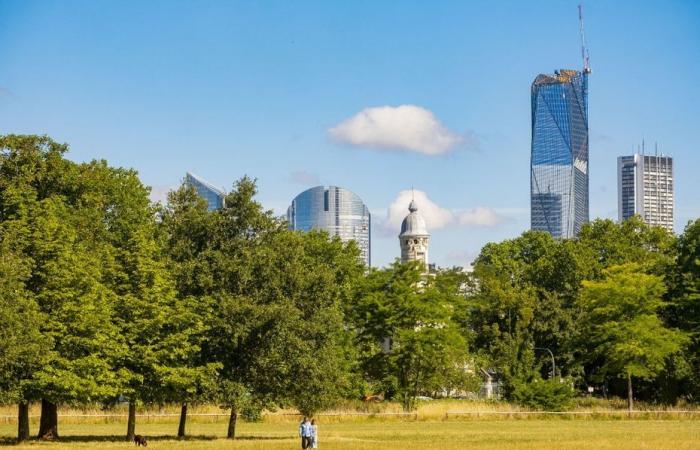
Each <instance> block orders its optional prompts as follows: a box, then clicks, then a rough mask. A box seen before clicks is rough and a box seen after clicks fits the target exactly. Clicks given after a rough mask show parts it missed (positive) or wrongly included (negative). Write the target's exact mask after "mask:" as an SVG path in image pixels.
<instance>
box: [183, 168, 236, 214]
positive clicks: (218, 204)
mask: <svg viewBox="0 0 700 450" xmlns="http://www.w3.org/2000/svg"><path fill="white" fill-rule="evenodd" d="M185 184H187V185H188V186H192V187H194V188H195V189H196V190H197V194H199V196H200V197H202V198H203V199H204V200H206V201H207V208H208V209H209V211H213V210H215V209H219V208H223V207H224V202H225V198H226V192H224V191H223V190H221V189H219V188H216V187H214V186H212V185H211V184H209V183H207V182H206V181H204V180H203V179H201V178H199V177H198V176H196V175H194V174H192V173H190V172H187V174H186V175H185Z"/></svg>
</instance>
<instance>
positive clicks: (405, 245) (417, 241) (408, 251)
mask: <svg viewBox="0 0 700 450" xmlns="http://www.w3.org/2000/svg"><path fill="white" fill-rule="evenodd" d="M408 211H409V213H408V215H407V216H406V217H405V218H404V219H403V222H401V233H400V234H399V243H400V244H401V262H403V263H405V262H408V261H420V262H421V263H422V264H423V267H424V268H425V270H426V271H428V270H429V268H430V266H429V265H428V249H429V247H430V234H429V233H428V229H427V228H426V226H425V220H424V219H423V217H422V216H421V215H420V214H419V213H418V207H417V206H416V202H415V201H413V200H411V203H410V204H409V205H408Z"/></svg>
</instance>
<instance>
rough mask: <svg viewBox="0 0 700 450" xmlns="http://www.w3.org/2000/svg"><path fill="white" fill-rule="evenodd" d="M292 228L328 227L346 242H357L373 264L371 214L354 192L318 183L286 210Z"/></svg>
mask: <svg viewBox="0 0 700 450" xmlns="http://www.w3.org/2000/svg"><path fill="white" fill-rule="evenodd" d="M287 220H288V222H289V228H291V229H292V230H304V231H309V230H314V229H316V230H325V231H327V232H328V234H329V235H330V236H331V237H333V236H338V237H339V238H340V239H341V240H342V241H343V242H348V241H351V240H353V241H355V242H356V243H357V246H358V247H359V248H360V253H361V257H362V260H363V261H364V262H365V264H366V265H367V267H369V266H370V264H371V252H370V246H371V233H370V225H371V217H370V214H369V209H367V206H365V204H364V203H363V202H362V199H361V198H360V197H358V196H357V195H356V194H355V193H353V192H351V191H349V190H347V189H344V188H341V187H337V186H316V187H313V188H311V189H307V190H306V191H304V192H302V193H301V194H299V195H297V196H296V197H295V198H294V200H292V204H291V205H290V206H289V208H288V209H287Z"/></svg>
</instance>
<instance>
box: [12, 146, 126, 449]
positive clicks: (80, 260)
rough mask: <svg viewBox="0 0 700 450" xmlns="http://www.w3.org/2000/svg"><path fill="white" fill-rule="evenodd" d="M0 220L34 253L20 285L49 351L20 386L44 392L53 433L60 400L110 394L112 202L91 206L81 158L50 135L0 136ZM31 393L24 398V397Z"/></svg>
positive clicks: (113, 350) (45, 420)
mask: <svg viewBox="0 0 700 450" xmlns="http://www.w3.org/2000/svg"><path fill="white" fill-rule="evenodd" d="M0 149H2V151H1V152H0V195H1V196H2V199H1V200H0V209H1V211H0V220H1V221H2V229H3V234H4V235H8V236H13V238H12V239H11V240H10V241H8V242H9V243H10V244H11V248H10V250H11V251H12V252H13V253H14V254H16V255H18V257H20V258H22V259H26V260H28V261H31V265H30V267H31V272H30V273H29V274H28V277H27V279H26V281H25V282H24V286H25V289H26V292H27V293H28V297H30V298H32V299H34V301H35V302H36V304H37V306H38V308H39V311H40V313H41V314H42V317H44V318H45V320H44V321H42V323H41V328H40V331H41V333H42V336H44V337H45V338H46V339H47V340H48V341H50V342H51V343H52V344H53V347H52V349H51V351H50V352H48V355H49V357H50V359H49V360H48V361H47V362H46V364H44V365H43V367H42V368H41V369H40V370H39V371H37V372H36V373H35V374H34V376H33V378H32V381H31V383H29V384H27V388H26V390H25V392H26V393H28V395H30V393H31V395H32V396H33V398H32V399H39V398H41V399H42V419H41V420H40V426H39V436H53V437H57V436H58V428H57V412H56V408H57V404H58V403H83V402H90V401H96V400H100V399H104V398H106V397H113V396H115V395H116V393H117V392H118V389H119V380H118V379H117V378H118V377H116V376H115V374H114V372H113V371H112V370H111V369H112V367H111V364H110V362H111V361H113V360H114V357H115V356H116V354H117V353H118V349H119V347H120V339H119V335H118V330H117V328H116V327H115V326H114V324H113V323H112V320H111V319H112V309H111V308H112V305H113V303H114V302H113V300H114V297H113V294H112V293H111V292H110V290H109V289H107V288H106V287H105V286H104V284H103V271H102V269H103V267H104V263H105V262H106V261H108V259H109V251H108V249H107V248H106V246H105V244H104V242H103V241H102V240H101V239H100V236H101V235H102V234H101V233H100V232H99V230H101V229H104V227H105V220H104V219H105V217H106V215H108V214H109V210H103V209H99V208H96V207H95V203H94V202H93V201H92V200H93V192H92V191H90V190H86V189H84V187H85V186H84V184H83V183H82V180H83V174H84V168H85V165H78V164H75V163H72V162H70V161H68V160H66V159H65V158H64V156H63V155H64V153H65V152H66V150H67V146H66V145H62V144H57V143H55V142H54V141H52V140H51V139H49V138H47V137H39V136H16V135H8V136H3V137H0ZM27 400H29V398H27Z"/></svg>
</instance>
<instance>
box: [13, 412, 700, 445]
mask: <svg viewBox="0 0 700 450" xmlns="http://www.w3.org/2000/svg"><path fill="white" fill-rule="evenodd" d="M35 428H36V427H35V426H33V428H32V432H35ZM124 428H125V427H124V424H121V423H107V424H105V423H102V424H64V425H59V432H60V434H61V436H62V438H61V440H60V442H30V443H27V444H24V445H21V446H14V447H13V448H17V449H26V448H36V449H38V448H41V449H46V450H48V449H67V448H97V449H100V450H109V449H116V448H134V444H133V443H127V442H123V441H122V437H121V436H122V433H123V432H124ZM176 428H177V424H176V423H145V424H141V425H139V427H138V428H137V433H139V434H143V435H146V436H147V437H148V448H149V449H152V448H155V449H224V448H240V449H271V450H275V449H294V448H300V446H299V442H298V439H297V438H296V425H295V424H294V423H241V424H239V427H238V436H239V438H238V439H237V440H236V441H229V440H226V439H224V438H223V436H224V433H225V431H226V424H225V423H223V422H218V423H190V424H188V433H189V434H190V436H191V437H190V438H188V439H187V440H184V441H178V440H176V439H174V438H173V437H172V434H173V433H174V432H175V430H176ZM15 432H16V430H15V426H14V425H8V424H5V425H0V436H2V437H3V442H4V443H6V444H9V443H10V442H11V440H10V437H11V436H13V435H14V434H15ZM319 435H320V438H319V448H323V449H373V450H375V449H397V450H412V449H421V450H424V449H563V448H566V449H595V450H603V449H615V450H625V449H678V450H682V449H698V448H700V421H699V420H564V419H547V420H539V419H530V420H487V419H482V420H463V419H458V420H449V421H418V422H416V421H379V420H367V421H357V422H352V423H342V422H341V423H328V424H323V423H321V424H320V425H319Z"/></svg>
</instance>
